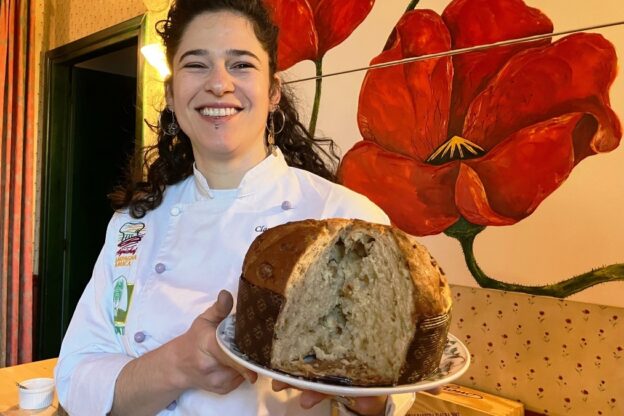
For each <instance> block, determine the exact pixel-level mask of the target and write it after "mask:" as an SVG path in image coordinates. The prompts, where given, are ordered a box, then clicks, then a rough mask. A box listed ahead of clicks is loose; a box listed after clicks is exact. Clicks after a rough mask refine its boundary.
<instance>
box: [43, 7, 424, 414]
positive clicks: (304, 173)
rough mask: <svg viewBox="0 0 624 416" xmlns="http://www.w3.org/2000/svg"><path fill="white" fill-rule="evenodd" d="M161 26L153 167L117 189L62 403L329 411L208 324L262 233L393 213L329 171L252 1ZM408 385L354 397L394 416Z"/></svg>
mask: <svg viewBox="0 0 624 416" xmlns="http://www.w3.org/2000/svg"><path fill="white" fill-rule="evenodd" d="M158 28H159V29H158V30H159V33H160V35H161V36H162V38H163V40H164V44H165V47H166V56H167V60H168V63H169V66H170V68H171V69H172V75H171V77H170V78H169V79H167V80H166V81H165V87H166V100H167V106H166V108H164V109H163V110H162V112H161V114H160V119H159V123H158V125H157V126H156V127H155V129H156V132H157V134H158V139H157V143H156V145H155V146H153V147H151V148H149V149H147V151H146V153H145V156H144V157H145V159H144V160H143V166H142V167H143V168H144V169H145V172H147V176H146V177H145V179H144V177H143V170H142V169H139V170H137V171H135V172H134V173H133V174H132V175H130V176H129V180H128V182H127V183H126V184H125V185H124V186H122V187H120V188H119V189H118V190H117V191H116V192H115V193H113V195H111V199H112V202H113V206H114V207H115V208H116V209H117V212H116V213H115V214H114V215H113V218H112V219H111V221H110V223H109V227H108V231H107V236H106V243H105V245H104V247H103V249H102V252H101V254H100V257H99V260H98V262H97V264H96V266H95V269H94V272H93V276H92V278H91V281H90V283H89V285H88V286H87V288H86V289H85V292H84V294H83V295H82V298H81V301H80V302H79V304H78V306H77V308H76V311H75V313H74V316H73V318H72V322H71V324H70V326H69V329H68V331H67V334H66V336H65V339H64V341H63V345H62V347H61V353H60V357H59V364H58V366H57V369H56V374H55V376H56V385H57V389H58V395H59V401H60V402H61V404H62V406H63V407H64V408H65V409H67V410H68V411H69V412H70V413H71V414H113V415H116V414H132V415H142V414H146V415H147V414H156V413H159V412H162V413H163V414H167V415H169V414H180V415H182V414H184V415H188V414H212V415H215V414H221V413H224V412H228V413H231V414H237V415H238V414H240V415H287V414H297V415H299V414H306V415H327V414H329V412H330V408H329V407H330V402H329V400H325V399H326V398H327V396H325V395H324V394H321V393H318V392H314V391H303V392H301V391H295V390H294V389H292V388H289V387H288V386H284V385H282V384H272V381H271V380H270V379H268V378H266V377H260V376H258V375H257V374H255V373H253V372H251V371H250V370H246V369H245V368H243V367H241V366H239V365H238V364H236V363H235V362H234V361H232V360H231V359H229V358H228V357H227V356H226V355H225V354H224V353H223V352H222V351H221V349H220V348H219V347H218V345H217V342H216V327H217V325H218V324H219V322H221V321H222V320H223V319H224V318H225V317H226V316H227V315H228V314H229V313H230V311H231V310H232V306H233V298H232V295H231V293H233V294H236V292H237V290H238V278H239V276H240V273H241V268H242V261H243V258H244V255H245V253H246V252H247V249H248V247H249V245H250V244H251V242H252V241H253V240H254V239H255V237H256V236H257V235H258V233H260V232H262V231H264V230H267V229H268V228H272V227H275V226H277V225H280V224H283V223H285V222H290V221H297V220H304V219H326V218H336V217H338V218H340V217H342V218H359V219H363V220H366V221H369V222H375V223H385V224H387V223H389V219H388V217H387V216H386V215H385V214H384V213H383V211H381V209H380V208H378V207H377V206H376V205H374V204H373V203H372V202H370V201H369V200H368V199H366V198H365V197H363V196H361V195H359V194H357V193H355V192H353V191H351V190H348V189H347V188H345V187H343V186H341V185H337V184H335V183H334V182H333V180H334V167H335V166H334V164H335V162H336V161H337V157H336V155H335V153H334V151H333V142H332V141H331V140H318V139H315V138H314V137H313V136H312V135H311V134H310V133H309V132H308V131H307V130H306V129H305V127H303V126H302V124H301V123H300V122H299V118H298V114H297V112H296V111H295V108H294V106H293V105H292V100H291V98H290V96H289V92H288V91H287V90H285V89H283V87H282V86H281V82H280V80H279V78H278V76H277V75H276V56H277V33H278V31H277V28H276V27H275V26H274V25H273V23H272V22H271V20H270V19H269V14H268V13H267V10H266V9H265V8H264V7H263V5H262V2H261V1H260V0H179V1H177V2H176V3H175V4H174V5H173V6H172V8H171V10H170V11H169V14H168V17H167V19H166V20H165V21H163V22H160V26H159V27H158ZM323 145H326V146H323ZM133 165H134V164H133ZM133 165H131V166H133ZM130 242H131V244H130ZM103 386H104V387H103ZM412 398H413V396H412V395H407V396H406V397H403V398H402V399H401V398H396V397H393V398H390V399H388V398H387V397H386V396H378V397H364V398H358V399H354V400H353V401H352V402H349V404H348V406H350V408H351V409H353V410H355V411H357V413H358V414H362V415H380V414H388V415H391V414H392V415H403V414H405V412H406V411H407V408H409V403H410V402H411V400H412ZM401 400H402V401H403V402H404V405H403V410H402V411H401V410H399V409H397V407H396V403H398V402H400V401H401ZM335 406H338V407H340V408H341V409H342V410H341V412H342V414H353V413H352V412H351V411H350V410H348V409H347V408H346V407H344V406H343V405H335ZM302 407H304V408H305V409H308V410H304V409H302ZM312 408H313V409H312Z"/></svg>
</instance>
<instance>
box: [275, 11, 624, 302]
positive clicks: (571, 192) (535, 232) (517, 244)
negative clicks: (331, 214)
mask: <svg viewBox="0 0 624 416" xmlns="http://www.w3.org/2000/svg"><path fill="white" fill-rule="evenodd" d="M408 3H409V1H399V0H393V1H377V2H376V3H375V5H374V7H373V9H372V11H371V13H370V14H369V15H368V17H367V18H366V19H365V20H364V21H363V23H362V24H361V25H360V26H359V27H358V28H357V29H356V30H355V31H354V32H353V34H352V35H351V36H350V37H349V38H347V39H346V41H344V42H343V43H342V44H340V45H338V46H337V47H335V48H333V49H331V50H330V51H329V52H328V53H327V54H326V55H325V58H324V61H323V73H324V74H329V73H333V72H338V71H343V70H348V69H352V68H359V67H365V66H367V65H368V63H369V61H370V60H371V59H372V58H373V57H375V56H377V55H378V54H379V53H380V52H381V50H382V48H383V46H384V44H385V42H386V39H387V37H388V35H389V33H390V32H391V30H392V28H393V27H394V25H395V24H396V22H397V21H398V20H399V18H400V16H401V15H402V14H403V12H404V10H405V7H406V6H407V4H408ZM448 3H449V2H448V1H447V0H423V1H421V2H420V3H419V5H418V7H417V8H418V9H429V8H430V9H433V10H435V11H436V12H438V13H440V12H442V10H443V9H444V7H445V6H446V5H447V4H448ZM526 3H527V4H528V5H530V6H532V7H536V8H539V9H540V10H541V11H542V12H543V13H545V14H546V15H547V16H549V17H550V19H551V20H552V21H553V23H554V31H555V32H558V31H566V30H573V29H579V28H583V27H588V26H592V25H597V24H603V23H609V22H616V21H624V6H622V4H621V2H619V1H617V0H607V1H604V2H600V4H594V3H589V2H584V1H581V0H572V1H562V0H557V1H540V0H529V1H527V2H526ZM591 32H595V33H600V34H602V35H603V36H605V37H606V38H607V39H608V40H609V41H610V42H611V43H613V44H614V45H615V47H616V51H617V53H618V56H619V57H620V65H619V69H618V70H619V74H618V76H617V77H616V80H615V82H614V84H613V85H612V87H611V105H612V107H613V109H614V110H615V112H616V113H617V114H618V115H619V117H620V120H624V76H623V75H622V63H621V59H622V57H623V56H624V25H620V26H616V27H610V28H605V29H599V30H594V31H591ZM314 73H315V72H314V64H313V63H312V62H311V61H304V62H302V63H300V64H297V65H295V66H294V67H292V68H291V69H289V70H288V71H286V73H285V74H284V78H285V79H286V80H290V81H294V80H298V79H301V78H306V77H310V76H314ZM364 75H365V72H364V71H363V72H357V73H351V74H347V75H340V76H335V77H329V78H326V79H325V80H324V81H323V89H322V97H321V107H320V112H319V118H318V125H317V126H318V127H317V128H318V132H319V133H321V134H325V135H327V136H330V137H332V138H334V139H335V140H336V141H337V142H338V144H339V145H340V147H341V149H342V151H343V153H344V152H346V151H347V150H349V149H350V148H351V147H352V146H353V144H355V143H356V142H357V141H359V140H361V137H362V136H361V134H360V132H359V130H358V126H357V122H356V116H357V110H358V96H359V93H360V87H361V85H362V80H363V78H364ZM292 85H293V87H294V88H295V90H296V91H297V93H298V94H299V96H300V97H301V103H302V106H303V107H304V109H305V110H306V111H307V113H308V114H309V113H310V109H311V107H312V103H313V97H314V81H305V82H300V83H299V82H298V83H294V84H292ZM545 93H547V91H545ZM623 163H624V146H619V147H618V148H616V149H615V150H614V151H612V152H610V153H604V154H599V155H596V156H592V157H589V158H587V159H585V160H583V161H582V162H581V163H580V164H579V165H578V166H576V167H575V169H574V170H573V171H572V173H571V175H570V177H569V178H568V179H567V180H566V181H565V182H564V183H563V185H562V186H561V187H560V188H559V189H557V190H556V191H555V192H554V193H553V194H551V195H550V196H548V197H547V198H546V200H545V201H544V202H543V203H542V204H541V205H540V206H539V207H538V208H537V210H536V211H535V212H534V213H533V214H531V215H530V216H529V217H527V218H525V219H524V220H522V221H520V222H519V223H517V224H514V225H512V226H505V227H488V228H487V229H486V230H485V231H484V232H482V233H481V234H480V235H478V236H477V238H476V242H475V252H476V253H475V255H476V257H477V260H478V261H479V265H480V266H481V268H483V269H484V271H485V272H486V273H487V274H488V275H490V277H493V278H497V279H498V280H502V281H506V282H520V283H523V284H526V285H538V284H545V283H554V282H557V281H559V280H563V279H566V278H569V277H572V276H575V275H578V274H581V273H585V272H587V271H590V270H591V269H592V268H596V267H602V266H604V265H611V264H616V263H624V250H623V249H622V247H624V233H622V232H621V230H624V216H622V215H620V214H619V212H620V210H621V208H620V207H622V206H624V192H622V189H623V186H624V176H623V175H622V170H621V166H622V164H623ZM397 203H400V202H399V201H397ZM618 230H619V231H618ZM422 241H423V242H424V243H425V244H426V245H427V247H429V249H430V250H431V251H432V253H433V254H434V256H435V257H436V258H437V259H438V260H439V261H440V263H441V264H443V265H444V268H445V271H446V272H447V274H448V275H449V276H450V279H451V281H452V282H453V283H455V284H461V285H467V286H476V283H475V280H474V278H473V277H472V275H471V274H470V273H469V271H468V269H467V267H466V264H465V261H464V260H463V256H462V252H461V248H460V246H459V244H458V242H457V241H456V240H454V239H451V238H449V237H447V236H445V235H443V234H438V235H434V236H429V237H425V238H423V239H422ZM623 294H624V282H622V281H620V282H615V283H608V284H602V285H598V286H595V287H592V288H590V289H587V290H584V291H582V292H580V293H578V294H576V295H573V296H572V297H570V298H569V300H578V301H582V302H591V303H598V304H603V305H613V306H619V307H622V306H624V296H622V295H623Z"/></svg>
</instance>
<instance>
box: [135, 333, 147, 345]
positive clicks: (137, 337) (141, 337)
mask: <svg viewBox="0 0 624 416" xmlns="http://www.w3.org/2000/svg"><path fill="white" fill-rule="evenodd" d="M134 341H135V342H137V343H138V344H140V343H142V342H143V341H145V332H143V331H139V332H136V333H135V334H134Z"/></svg>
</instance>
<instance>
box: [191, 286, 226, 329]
mask: <svg viewBox="0 0 624 416" xmlns="http://www.w3.org/2000/svg"><path fill="white" fill-rule="evenodd" d="M233 306H234V298H232V294H231V293H230V292H228V291H227V290H222V291H221V292H219V296H217V301H216V302H215V303H213V304H212V306H210V307H209V308H208V309H206V310H205V311H204V312H203V313H202V314H201V315H199V318H200V319H203V320H206V321H208V323H209V324H210V325H211V326H212V327H214V328H216V327H217V326H218V325H219V323H220V322H221V321H222V320H224V319H225V318H226V317H227V316H228V315H229V314H230V311H231V310H232V307H233Z"/></svg>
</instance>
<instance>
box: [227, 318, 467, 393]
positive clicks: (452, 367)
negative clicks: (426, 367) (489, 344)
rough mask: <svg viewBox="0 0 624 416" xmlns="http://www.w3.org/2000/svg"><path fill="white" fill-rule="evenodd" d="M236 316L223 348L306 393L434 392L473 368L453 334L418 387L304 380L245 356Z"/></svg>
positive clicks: (229, 320) (238, 359)
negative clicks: (434, 368)
mask: <svg viewBox="0 0 624 416" xmlns="http://www.w3.org/2000/svg"><path fill="white" fill-rule="evenodd" d="M235 321H236V315H230V316H228V317H227V318H225V319H224V320H223V321H222V322H221V323H220V324H219V327H218V328H217V342H218V344H219V346H220V347H221V349H222V350H223V351H224V352H225V353H226V354H227V355H228V356H229V357H230V358H231V359H232V360H234V361H235V362H237V363H238V364H240V365H242V366H243V367H245V368H248V369H250V370H252V371H255V372H256V373H258V374H262V375H264V376H267V377H270V378H272V379H275V380H279V381H282V382H284V383H287V384H290V385H291V386H293V387H297V388H299V389H302V390H314V391H318V392H321V393H325V394H330V395H340V396H380V395H386V394H397V393H408V392H415V391H421V390H431V389H434V388H436V387H440V386H443V385H445V384H448V383H450V382H452V381H453V380H455V379H457V378H459V377H461V376H462V374H464V373H465V372H466V370H467V369H468V366H469V365H470V354H469V353H468V349H467V348H466V346H465V345H464V344H462V343H461V341H459V340H458V339H457V338H456V337H455V336H453V335H451V334H449V335H448V342H447V343H446V347H445V348H444V353H443V355H442V360H441V361H440V366H439V367H438V370H437V371H436V372H435V373H434V374H433V375H431V376H430V377H428V378H426V379H424V380H421V381H419V382H418V383H414V384H403V385H398V386H392V387H357V386H356V387H353V386H344V385H338V384H330V383H327V382H320V381H311V380H308V379H305V378H303V377H297V376H292V375H289V374H286V373H282V372H279V371H275V370H271V369H269V368H267V367H264V366H262V365H260V364H258V363H256V362H254V361H252V360H251V359H249V358H248V357H247V356H246V355H245V354H243V353H241V352H240V351H238V348H236V344H235V343H234V323H235Z"/></svg>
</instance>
